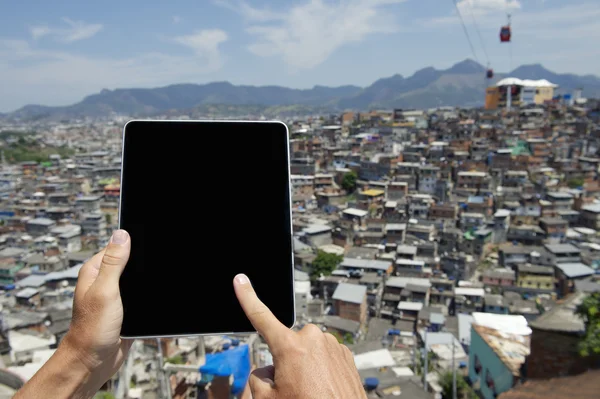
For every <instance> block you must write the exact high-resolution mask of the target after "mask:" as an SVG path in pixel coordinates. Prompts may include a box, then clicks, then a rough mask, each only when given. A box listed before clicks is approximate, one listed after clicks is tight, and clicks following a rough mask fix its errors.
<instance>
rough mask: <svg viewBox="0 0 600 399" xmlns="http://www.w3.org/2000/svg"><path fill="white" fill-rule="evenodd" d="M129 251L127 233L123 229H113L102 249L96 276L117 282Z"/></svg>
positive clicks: (127, 258) (129, 243) (129, 245)
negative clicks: (103, 249) (104, 248)
mask: <svg viewBox="0 0 600 399" xmlns="http://www.w3.org/2000/svg"><path fill="white" fill-rule="evenodd" d="M130 251H131V240H130V239H129V233H127V232H126V231H125V230H115V231H114V232H113V235H112V237H111V239H110V242H109V243H108V245H107V246H106V250H105V251H104V256H103V257H102V262H101V263H100V271H99V274H98V278H102V279H105V280H112V281H114V282H116V283H118V282H119V277H121V273H122V272H123V269H125V265H126V264H127V261H128V260H129V252H130Z"/></svg>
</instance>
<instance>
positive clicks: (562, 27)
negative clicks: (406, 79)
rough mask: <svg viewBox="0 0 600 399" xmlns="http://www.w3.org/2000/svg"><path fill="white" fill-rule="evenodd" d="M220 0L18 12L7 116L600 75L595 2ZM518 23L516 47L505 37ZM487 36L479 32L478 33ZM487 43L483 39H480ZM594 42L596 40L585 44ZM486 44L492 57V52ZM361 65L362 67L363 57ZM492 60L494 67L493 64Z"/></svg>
mask: <svg viewBox="0 0 600 399" xmlns="http://www.w3.org/2000/svg"><path fill="white" fill-rule="evenodd" d="M433 5H434V2H433V0H424V1H420V2H416V1H415V0H406V1H402V0H351V1H344V2H325V1H318V0H312V1H306V0H301V1H295V2H293V3H292V4H290V5H288V6H286V7H281V5H279V4H277V3H275V2H273V1H270V2H269V1H264V2H259V1H237V0H212V1H210V2H205V3H204V4H202V5H201V6H197V5H195V4H194V3H193V2H189V1H180V2H176V3H174V4H169V5H168V6H167V5H161V6H157V7H141V6H140V4H135V3H129V4H127V5H123V4H120V3H119V4H118V5H117V4H116V3H115V4H114V5H111V4H102V5H100V4H85V5H83V4H77V3H75V2H66V3H63V4H59V5H57V4H45V3H43V2H39V3H38V4H37V5H36V6H33V7H32V6H30V5H29V6H25V5H21V4H14V5H12V6H11V9H10V10H7V12H6V13H5V15H6V17H7V18H6V21H5V22H4V23H3V25H2V26H1V27H0V86H2V87H3V89H4V90H3V94H4V96H3V97H2V99H0V112H9V111H12V110H15V109H17V108H19V107H21V106H23V105H26V104H32V103H33V104H44V105H67V104H71V103H74V102H77V101H79V100H81V99H82V98H83V97H84V96H85V95H89V94H91V93H95V92H98V91H100V90H101V89H103V88H108V89H114V88H123V87H156V86H163V85H168V84H174V83H206V82H210V81H223V80H226V81H230V82H232V83H234V84H248V85H271V84H272V85H282V86H287V87H293V88H308V87H312V86H314V85H327V86H339V85H345V84H353V85H359V86H366V85H368V84H371V83H372V82H373V81H375V80H376V79H378V78H381V77H384V76H391V75H393V74H396V73H400V74H403V75H411V74H412V73H413V72H415V71H416V70H418V69H420V68H423V67H426V66H433V67H436V68H447V67H449V66H451V65H452V64H454V63H456V62H458V61H460V60H463V59H465V58H473V59H476V60H477V61H479V62H480V63H481V64H483V65H487V64H488V56H489V64H490V66H491V67H493V68H495V69H496V70H498V71H502V72H506V71H510V70H512V69H514V68H515V67H517V66H519V65H523V64H531V63H542V64H543V65H544V66H545V67H547V68H548V69H551V70H553V71H556V72H563V73H564V72H572V73H579V74H587V73H594V72H595V71H596V69H597V68H595V66H596V65H598V61H600V52H597V51H594V50H591V51H590V50H588V49H587V47H586V44H585V43H589V42H590V41H592V40H593V39H594V38H600V28H599V27H598V26H597V24H596V23H595V18H596V17H597V16H599V15H600V10H599V9H598V7H597V6H595V5H594V4H592V3H591V2H585V1H583V2H574V3H570V4H568V5H564V4H561V3H559V2H557V1H553V0H548V1H544V0H532V1H519V0H508V1H505V0H460V1H458V2H457V6H458V9H459V10H461V15H462V17H463V20H464V21H465V24H466V27H467V29H468V31H469V37H470V39H471V42H472V43H473V46H474V49H475V54H473V52H472V51H471V50H470V47H469V44H468V41H467V39H466V38H465V35H464V32H463V30H462V27H461V25H460V20H459V18H458V15H457V13H456V9H455V7H454V4H453V3H452V2H451V1H448V2H444V3H443V4H439V3H438V2H436V3H435V5H436V6H435V7H433ZM507 11H509V12H510V13H511V14H512V23H513V32H514V35H513V38H514V42H513V43H512V44H510V45H506V44H500V43H499V39H498V30H499V27H500V26H501V25H502V24H504V23H506V20H507V16H506V13H507ZM476 28H478V29H476ZM480 37H481V40H480ZM582 39H586V40H582ZM482 43H483V46H482ZM358 55H360V56H358ZM486 55H487V56H486Z"/></svg>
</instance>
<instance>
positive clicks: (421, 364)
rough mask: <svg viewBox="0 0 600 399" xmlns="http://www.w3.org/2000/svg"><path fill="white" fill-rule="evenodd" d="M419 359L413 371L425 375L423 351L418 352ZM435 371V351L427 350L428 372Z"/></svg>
mask: <svg viewBox="0 0 600 399" xmlns="http://www.w3.org/2000/svg"><path fill="white" fill-rule="evenodd" d="M417 353H418V356H417V361H416V364H415V367H414V370H413V372H414V373H415V374H416V375H423V368H424V367H425V364H424V363H425V358H424V357H423V356H422V354H421V353H419V352H417ZM432 371H433V352H427V372H428V373H431V372H432Z"/></svg>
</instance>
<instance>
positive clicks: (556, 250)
mask: <svg viewBox="0 0 600 399" xmlns="http://www.w3.org/2000/svg"><path fill="white" fill-rule="evenodd" d="M544 248H546V250H547V251H548V252H550V253H553V254H570V253H577V254H578V253H580V252H581V250H580V249H579V248H577V247H576V246H575V245H573V244H545V245H544Z"/></svg>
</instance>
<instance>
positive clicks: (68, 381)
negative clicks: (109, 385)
mask: <svg viewBox="0 0 600 399" xmlns="http://www.w3.org/2000/svg"><path fill="white" fill-rule="evenodd" d="M95 385H97V384H95V383H94V382H93V381H92V377H91V373H90V371H89V369H88V368H87V367H86V366H85V364H83V363H82V362H81V361H80V360H79V359H78V358H77V353H76V351H74V350H72V349H71V348H69V347H68V345H67V344H65V343H64V342H63V344H61V345H60V346H59V348H58V349H57V350H56V352H55V353H54V355H52V357H51V358H50V359H48V361H47V362H46V364H44V366H42V368H41V369H39V370H38V372H37V373H35V375H34V376H33V377H32V378H31V379H30V380H29V381H28V382H27V383H26V384H25V385H24V386H23V388H21V389H20V390H19V392H17V394H16V395H15V396H14V398H13V399H29V398H56V399H62V398H76V399H83V398H91V397H93V396H94V395H95V394H96V390H97V389H98V388H97V387H96V386H95Z"/></svg>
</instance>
